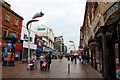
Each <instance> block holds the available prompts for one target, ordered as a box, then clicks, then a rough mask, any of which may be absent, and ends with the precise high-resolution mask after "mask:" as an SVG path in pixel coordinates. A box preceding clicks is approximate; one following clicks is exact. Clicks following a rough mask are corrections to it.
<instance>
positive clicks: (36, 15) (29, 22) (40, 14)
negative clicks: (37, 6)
mask: <svg viewBox="0 0 120 80" xmlns="http://www.w3.org/2000/svg"><path fill="white" fill-rule="evenodd" d="M43 15H44V14H43V13H42V12H40V13H36V14H35V15H34V16H33V17H32V20H30V21H28V22H27V24H26V27H27V31H28V63H30V30H31V29H30V28H31V25H30V28H28V26H29V24H31V23H32V22H37V21H39V20H34V19H35V18H37V17H42V16H43Z"/></svg>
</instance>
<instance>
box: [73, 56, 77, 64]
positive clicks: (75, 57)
mask: <svg viewBox="0 0 120 80" xmlns="http://www.w3.org/2000/svg"><path fill="white" fill-rule="evenodd" d="M74 59H75V64H76V63H77V55H74Z"/></svg>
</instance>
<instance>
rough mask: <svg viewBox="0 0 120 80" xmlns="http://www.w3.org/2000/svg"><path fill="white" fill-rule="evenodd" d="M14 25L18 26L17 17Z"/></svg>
mask: <svg viewBox="0 0 120 80" xmlns="http://www.w3.org/2000/svg"><path fill="white" fill-rule="evenodd" d="M14 25H15V26H18V19H16V18H15V20H14Z"/></svg>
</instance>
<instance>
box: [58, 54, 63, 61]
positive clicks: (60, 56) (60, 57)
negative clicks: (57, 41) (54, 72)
mask: <svg viewBox="0 0 120 80" xmlns="http://www.w3.org/2000/svg"><path fill="white" fill-rule="evenodd" d="M62 58H63V56H62V55H61V54H60V55H59V60H60V62H61V61H62Z"/></svg>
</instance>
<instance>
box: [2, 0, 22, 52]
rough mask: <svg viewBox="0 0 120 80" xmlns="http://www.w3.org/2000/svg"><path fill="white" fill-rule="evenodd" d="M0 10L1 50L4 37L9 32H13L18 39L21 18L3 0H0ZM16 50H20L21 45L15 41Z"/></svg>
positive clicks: (4, 41)
mask: <svg viewBox="0 0 120 80" xmlns="http://www.w3.org/2000/svg"><path fill="white" fill-rule="evenodd" d="M0 12H2V14H1V15H0V21H1V22H0V28H1V29H0V30H2V31H0V32H1V33H0V35H1V36H2V50H4V48H5V46H6V40H5V38H6V37H7V36H8V35H9V34H10V33H14V34H15V35H16V38H17V39H18V41H20V37H21V29H22V21H23V18H22V17H21V16H20V15H18V14H17V13H15V12H14V11H13V10H12V9H11V5H10V4H8V3H7V2H5V1H4V0H1V1H0ZM16 50H17V51H18V52H20V51H21V45H20V44H19V43H16Z"/></svg>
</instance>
